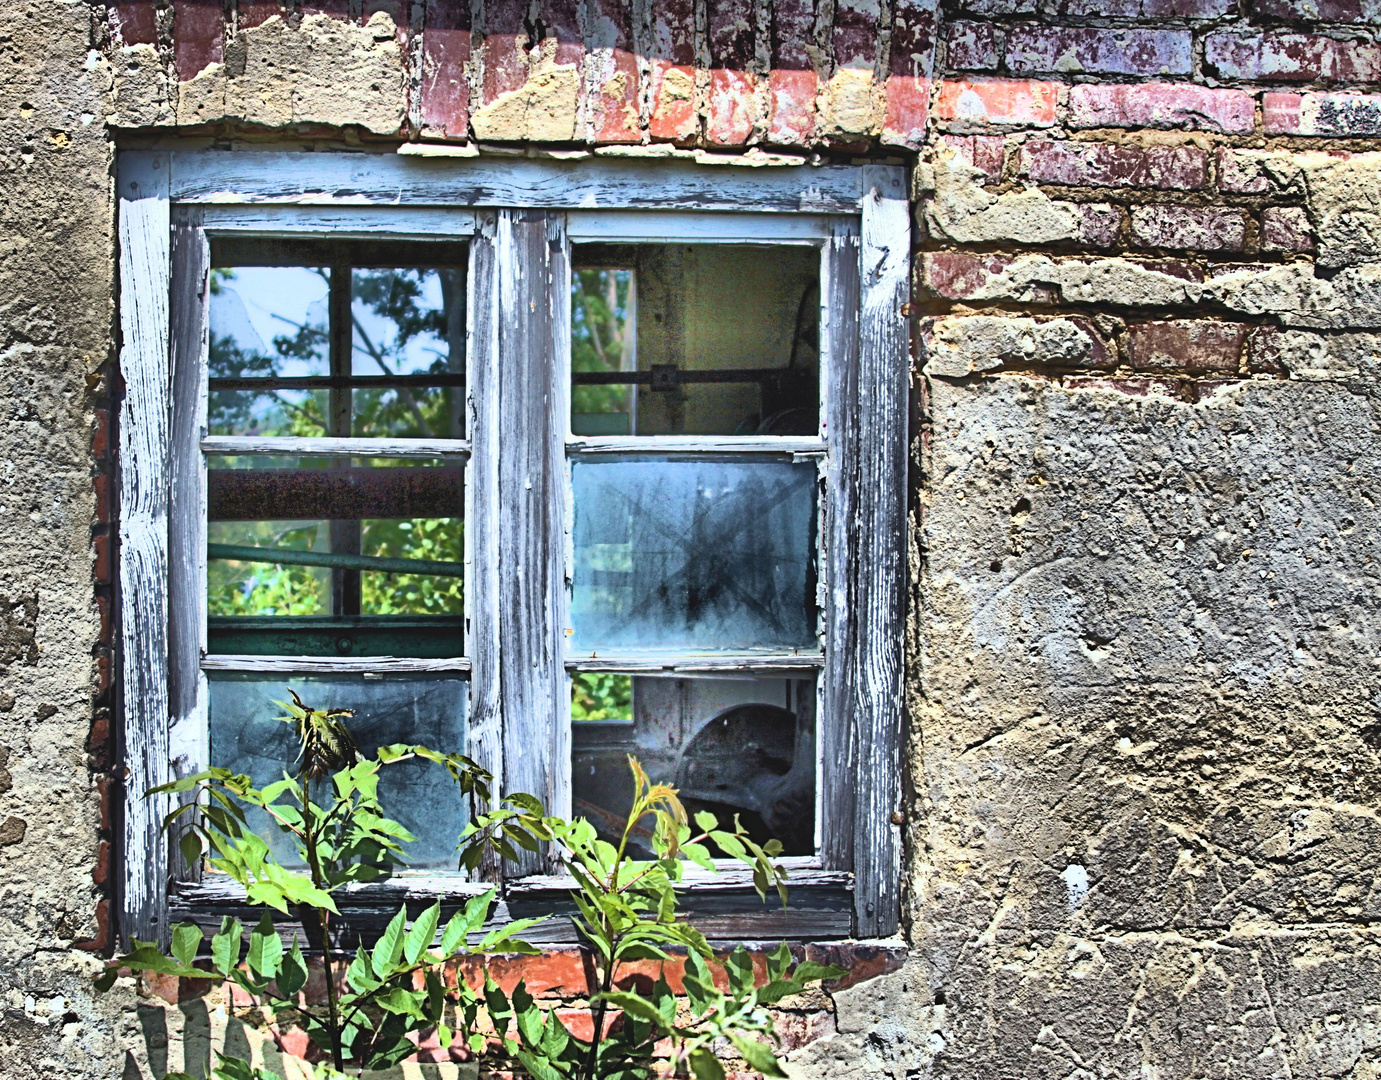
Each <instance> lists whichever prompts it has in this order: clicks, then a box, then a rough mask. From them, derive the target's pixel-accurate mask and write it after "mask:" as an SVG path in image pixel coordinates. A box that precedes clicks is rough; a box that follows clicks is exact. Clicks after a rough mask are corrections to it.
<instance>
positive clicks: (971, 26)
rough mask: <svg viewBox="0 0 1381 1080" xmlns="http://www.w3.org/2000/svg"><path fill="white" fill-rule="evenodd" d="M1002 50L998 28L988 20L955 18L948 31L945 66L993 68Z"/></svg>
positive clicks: (976, 68) (971, 69)
mask: <svg viewBox="0 0 1381 1080" xmlns="http://www.w3.org/2000/svg"><path fill="white" fill-rule="evenodd" d="M1001 51H1002V38H1001V36H1000V35H999V33H998V31H997V28H996V27H995V26H993V24H992V23H987V22H954V23H950V25H949V27H948V29H947V30H946V31H945V67H946V68H947V69H948V70H950V71H992V70H993V69H994V68H996V67H997V62H998V57H999V56H1000V55H1001Z"/></svg>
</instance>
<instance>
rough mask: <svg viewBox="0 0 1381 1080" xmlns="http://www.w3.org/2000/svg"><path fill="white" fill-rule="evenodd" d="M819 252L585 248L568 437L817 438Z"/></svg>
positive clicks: (578, 265)
mask: <svg viewBox="0 0 1381 1080" xmlns="http://www.w3.org/2000/svg"><path fill="white" fill-rule="evenodd" d="M819 339H820V253H819V251H818V250H817V249H816V248H813V247H806V246H792V245H783V244H779V245H740V244H734V245H727V244H584V245H580V246H579V247H577V248H576V250H575V253H574V272H573V274H572V276H571V371H572V376H571V380H572V387H571V431H572V433H574V434H576V435H620V434H621V435H627V434H633V435H814V434H816V433H817V432H818V430H819V426H820V357H819V348H820V346H819Z"/></svg>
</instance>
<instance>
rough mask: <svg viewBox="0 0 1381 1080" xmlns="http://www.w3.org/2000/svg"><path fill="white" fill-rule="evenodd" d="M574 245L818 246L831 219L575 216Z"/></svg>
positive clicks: (643, 213) (571, 222)
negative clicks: (639, 243)
mask: <svg viewBox="0 0 1381 1080" xmlns="http://www.w3.org/2000/svg"><path fill="white" fill-rule="evenodd" d="M567 221H568V230H569V232H570V237H571V242H572V243H582V242H587V241H599V242H605V243H609V242H620V241H625V242H633V243H638V242H641V243H647V242H656V241H662V242H667V243H683V244H684V243H697V244H744V243H747V244H814V245H818V244H821V243H823V242H824V241H825V240H827V239H829V235H830V218H829V216H828V215H826V214H792V215H790V216H786V215H780V214H776V215H757V214H742V213H715V212H709V213H693V212H686V211H674V210H671V211H667V210H661V211H658V210H572V211H571V212H570V214H569V215H568V218H567Z"/></svg>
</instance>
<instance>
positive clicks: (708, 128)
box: [705, 68, 758, 146]
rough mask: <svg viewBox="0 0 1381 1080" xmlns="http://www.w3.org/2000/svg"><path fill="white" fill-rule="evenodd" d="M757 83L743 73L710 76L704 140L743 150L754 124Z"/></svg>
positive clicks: (722, 71) (723, 72)
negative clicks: (742, 147)
mask: <svg viewBox="0 0 1381 1080" xmlns="http://www.w3.org/2000/svg"><path fill="white" fill-rule="evenodd" d="M755 82H756V80H755V79H754V78H753V76H752V75H748V74H746V73H745V72H742V71H734V70H732V69H726V68H715V69H714V70H713V71H711V72H710V98H709V109H708V115H707V116H706V120H705V138H706V140H707V141H709V142H711V143H713V144H714V145H716V146H743V145H744V144H745V143H747V142H748V137H749V136H750V135H752V134H753V125H754V124H755V123H756V122H757V119H758V115H757V112H758V111H757V90H756V87H755Z"/></svg>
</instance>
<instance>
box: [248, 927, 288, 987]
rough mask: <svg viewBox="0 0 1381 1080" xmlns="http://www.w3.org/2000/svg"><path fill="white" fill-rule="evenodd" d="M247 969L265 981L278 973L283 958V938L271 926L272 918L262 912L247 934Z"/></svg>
mask: <svg viewBox="0 0 1381 1080" xmlns="http://www.w3.org/2000/svg"><path fill="white" fill-rule="evenodd" d="M247 959H248V960H249V970H250V971H252V972H254V973H255V974H256V975H258V976H259V977H260V978H261V979H263V980H265V981H267V980H269V979H272V978H273V977H274V976H276V975H277V974H278V968H279V966H280V965H281V963H282V960H283V939H282V938H280V937H279V936H278V931H277V930H275V929H274V928H273V919H272V918H271V917H270V916H269V913H268V912H267V911H266V912H264V915H263V918H261V919H260V920H259V925H258V926H256V927H255V928H254V929H253V930H252V931H251V932H250V935H249V956H248V958H247Z"/></svg>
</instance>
